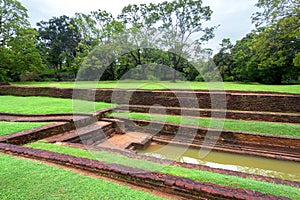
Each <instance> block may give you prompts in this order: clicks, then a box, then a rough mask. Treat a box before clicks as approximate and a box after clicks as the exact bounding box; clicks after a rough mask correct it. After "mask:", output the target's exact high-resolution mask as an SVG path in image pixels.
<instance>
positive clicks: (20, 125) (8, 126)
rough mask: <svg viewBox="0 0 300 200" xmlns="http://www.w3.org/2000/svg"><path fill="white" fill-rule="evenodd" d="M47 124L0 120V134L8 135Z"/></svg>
mask: <svg viewBox="0 0 300 200" xmlns="http://www.w3.org/2000/svg"><path fill="white" fill-rule="evenodd" d="M46 124H49V123H47V122H42V123H37V122H0V136H5V135H10V134H13V133H17V132H20V131H25V130H30V129H33V128H37V127H40V126H44V125H46Z"/></svg>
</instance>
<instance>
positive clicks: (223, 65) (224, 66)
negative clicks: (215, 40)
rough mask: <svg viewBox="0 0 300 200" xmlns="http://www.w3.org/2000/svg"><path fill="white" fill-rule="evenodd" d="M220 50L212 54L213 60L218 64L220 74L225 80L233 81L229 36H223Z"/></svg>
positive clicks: (231, 45)
mask: <svg viewBox="0 0 300 200" xmlns="http://www.w3.org/2000/svg"><path fill="white" fill-rule="evenodd" d="M220 47H221V48H220V50H219V52H218V53H217V54H215V55H214V57H213V61H214V63H215V64H216V65H217V66H218V68H219V71H220V74H221V76H222V78H223V80H225V81H229V80H230V81H233V80H234V77H233V65H232V55H231V49H232V47H233V44H232V43H231V41H230V39H229V38H224V39H223V40H222V42H221V43H220Z"/></svg>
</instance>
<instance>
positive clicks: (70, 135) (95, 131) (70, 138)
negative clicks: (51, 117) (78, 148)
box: [46, 121, 113, 143]
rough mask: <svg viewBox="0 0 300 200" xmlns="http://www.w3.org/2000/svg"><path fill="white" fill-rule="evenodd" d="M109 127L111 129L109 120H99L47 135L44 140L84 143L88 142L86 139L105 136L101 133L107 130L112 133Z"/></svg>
mask: <svg viewBox="0 0 300 200" xmlns="http://www.w3.org/2000/svg"><path fill="white" fill-rule="evenodd" d="M111 129H113V128H112V123H111V122H103V121H99V122H96V123H93V124H90V125H88V126H85V127H82V128H79V129H76V130H72V131H69V132H65V133H62V134H59V135H55V136H53V137H49V138H47V139H46V141H48V142H52V143H54V142H80V141H83V143H85V142H88V140H96V139H101V138H105V137H106V136H107V135H103V133H107V132H109V133H110V134H112V132H111Z"/></svg>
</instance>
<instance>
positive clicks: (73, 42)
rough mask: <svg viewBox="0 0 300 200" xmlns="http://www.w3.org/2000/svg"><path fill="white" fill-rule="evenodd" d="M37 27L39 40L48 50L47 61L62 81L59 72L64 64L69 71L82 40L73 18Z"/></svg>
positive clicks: (56, 20) (53, 20) (65, 18)
mask: <svg viewBox="0 0 300 200" xmlns="http://www.w3.org/2000/svg"><path fill="white" fill-rule="evenodd" d="M37 26H38V32H39V37H38V39H39V41H40V42H41V43H42V44H44V48H45V49H46V50H45V51H46V56H47V57H46V61H47V63H48V65H50V67H51V68H53V69H54V71H55V74H56V76H57V79H58V80H60V76H59V71H61V70H62V69H63V64H64V65H65V67H66V70H68V69H69V68H70V66H71V64H72V62H73V60H74V58H75V57H76V48H77V46H78V43H79V42H80V40H81V36H80V33H79V30H78V27H77V25H76V23H75V22H74V19H73V18H69V17H68V16H65V15H63V16H60V17H53V18H52V19H50V20H49V21H47V22H46V21H41V22H39V23H37Z"/></svg>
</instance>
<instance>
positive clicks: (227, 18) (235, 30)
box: [20, 0, 257, 53]
mask: <svg viewBox="0 0 300 200" xmlns="http://www.w3.org/2000/svg"><path fill="white" fill-rule="evenodd" d="M20 1H21V2H22V4H23V5H24V6H25V7H26V8H27V10H28V14H29V20H30V22H31V25H32V26H35V24H36V23H37V22H39V21H41V20H44V21H45V20H48V19H50V18H52V17H53V16H61V15H67V16H74V14H75V13H76V12H82V13H89V12H90V11H93V10H98V9H101V10H106V11H109V12H111V13H112V14H113V15H114V16H116V15H118V14H119V13H120V12H121V10H122V8H123V7H124V6H126V5H128V4H140V3H150V2H162V1H164V0H110V1H107V0H20ZM203 1H204V4H205V5H209V6H210V7H211V9H212V11H213V15H212V20H211V22H210V23H209V24H210V25H220V27H219V28H218V30H217V31H216V32H215V34H216V36H215V38H214V39H212V40H210V41H209V43H208V44H207V45H206V47H209V48H211V49H213V50H214V53H216V52H217V50H218V49H219V43H220V42H221V41H222V39H223V38H230V39H231V41H232V42H235V41H236V40H239V39H241V38H242V37H243V36H245V35H246V34H247V33H249V32H250V31H251V30H252V29H253V28H254V26H253V25H252V24H251V19H250V17H251V14H252V13H253V12H254V11H255V7H254V4H255V3H256V2H257V0H203Z"/></svg>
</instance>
